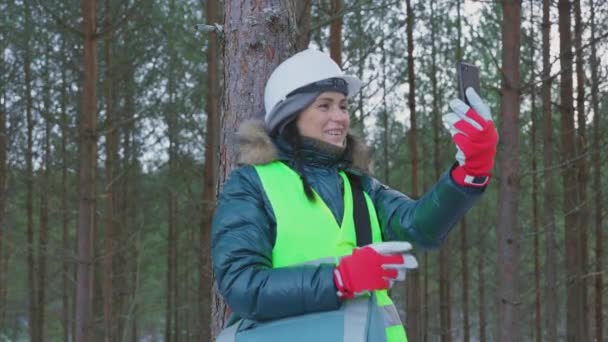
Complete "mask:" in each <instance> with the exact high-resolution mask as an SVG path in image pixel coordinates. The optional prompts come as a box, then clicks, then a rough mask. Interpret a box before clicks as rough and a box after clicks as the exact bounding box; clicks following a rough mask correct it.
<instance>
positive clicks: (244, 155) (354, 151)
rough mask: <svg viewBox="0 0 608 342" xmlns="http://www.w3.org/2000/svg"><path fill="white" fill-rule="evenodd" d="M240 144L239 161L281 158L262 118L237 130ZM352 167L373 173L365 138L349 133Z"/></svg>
mask: <svg viewBox="0 0 608 342" xmlns="http://www.w3.org/2000/svg"><path fill="white" fill-rule="evenodd" d="M237 141H238V145H239V149H238V150H239V156H238V163H239V164H244V165H247V164H249V165H260V164H266V163H269V162H271V161H275V160H278V159H280V156H279V150H278V148H277V146H276V145H275V143H274V142H273V139H272V138H271V137H270V135H269V133H268V131H267V130H266V128H265V125H264V122H263V121H261V120H249V121H246V122H244V123H243V124H241V126H240V127H239V129H238V132H237ZM347 141H348V144H349V146H348V150H349V156H346V157H345V159H349V160H351V162H350V164H351V165H350V167H352V168H354V169H357V170H359V171H362V172H365V173H371V155H370V149H369V147H367V145H366V144H365V142H364V141H363V139H361V138H359V137H357V136H355V135H354V134H352V133H351V132H349V133H348V138H347Z"/></svg>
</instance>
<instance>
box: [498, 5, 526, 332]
mask: <svg viewBox="0 0 608 342" xmlns="http://www.w3.org/2000/svg"><path fill="white" fill-rule="evenodd" d="M502 10H503V21H502V39H503V48H502V70H503V72H502V98H501V103H500V107H501V110H500V115H501V120H500V121H501V122H502V126H501V130H500V136H501V140H502V141H503V143H502V145H503V150H502V154H499V156H500V175H501V179H500V190H499V191H500V192H499V198H498V220H497V221H498V224H497V227H496V228H497V238H498V259H497V262H498V288H497V296H498V340H499V341H514V340H515V341H519V340H521V339H522V338H521V317H520V315H519V311H518V307H519V306H520V305H521V298H520V292H519V273H518V270H519V266H520V265H519V263H520V260H519V258H520V242H521V235H520V234H521V233H520V229H519V222H518V220H517V218H518V206H519V202H518V193H519V105H520V101H519V89H520V88H519V87H520V76H519V57H520V51H519V49H520V41H521V2H520V1H516V0H506V1H504V2H503V3H502Z"/></svg>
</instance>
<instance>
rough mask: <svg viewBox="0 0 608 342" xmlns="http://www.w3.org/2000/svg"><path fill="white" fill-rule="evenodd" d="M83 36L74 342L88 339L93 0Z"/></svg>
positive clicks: (84, 0) (87, 2)
mask: <svg viewBox="0 0 608 342" xmlns="http://www.w3.org/2000/svg"><path fill="white" fill-rule="evenodd" d="M80 6H81V11H82V32H83V36H84V50H83V52H84V54H83V74H82V82H83V83H82V107H81V110H82V113H81V118H80V174H79V177H80V200H79V208H78V274H77V289H76V312H75V321H76V342H85V341H90V336H91V325H92V320H91V304H92V303H91V299H92V293H91V290H92V284H91V280H92V279H91V276H92V267H93V262H94V260H93V250H92V246H93V238H94V236H93V235H92V232H93V226H94V224H95V210H96V191H95V184H96V166H97V99H96V95H95V94H96V89H95V88H96V81H97V57H96V56H97V53H96V50H97V46H96V45H97V42H96V38H95V32H96V27H95V26H96V20H97V18H96V17H97V16H96V14H95V9H96V1H95V0H81V3H80Z"/></svg>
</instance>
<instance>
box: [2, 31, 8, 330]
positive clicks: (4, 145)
mask: <svg viewBox="0 0 608 342" xmlns="http://www.w3.org/2000/svg"><path fill="white" fill-rule="evenodd" d="M0 39H2V40H0V42H1V45H0V49H1V50H2V51H4V47H5V42H4V38H0ZM5 72H6V69H5V61H4V56H2V57H0V75H1V76H0V330H3V329H5V324H6V323H5V322H6V295H7V291H6V287H7V285H8V282H7V279H8V274H7V270H6V269H5V264H6V258H7V256H8V253H7V252H6V246H7V245H6V244H5V243H4V239H5V231H6V229H5V226H6V189H7V181H8V177H7V171H8V166H7V165H8V163H7V158H6V156H7V153H8V137H7V131H6V122H7V120H6V116H7V113H6V90H5V89H4V85H5V80H4V75H5Z"/></svg>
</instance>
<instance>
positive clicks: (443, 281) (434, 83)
mask: <svg viewBox="0 0 608 342" xmlns="http://www.w3.org/2000/svg"><path fill="white" fill-rule="evenodd" d="M435 5H436V1H435V0H433V1H431V5H430V6H431V76H430V78H431V89H432V94H433V96H432V97H433V109H432V111H433V132H434V136H433V138H434V141H435V144H434V146H433V148H434V156H435V158H434V170H435V179H439V176H440V172H441V166H440V160H441V156H440V140H439V137H440V130H441V126H440V124H439V115H440V114H439V110H440V109H439V89H438V80H437V47H436V44H435V42H436V37H437V27H436V21H437V17H436V16H435V15H436V11H435V9H436V7H435ZM450 254H451V246H450V241H449V239H448V240H447V241H446V242H445V243H444V244H443V246H441V248H440V249H439V260H438V263H439V324H440V330H439V331H440V337H441V342H450V341H451V340H452V322H451V313H450V311H451V298H450V297H451V295H450V294H451V287H450V265H449V259H450Z"/></svg>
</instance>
